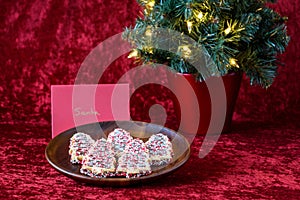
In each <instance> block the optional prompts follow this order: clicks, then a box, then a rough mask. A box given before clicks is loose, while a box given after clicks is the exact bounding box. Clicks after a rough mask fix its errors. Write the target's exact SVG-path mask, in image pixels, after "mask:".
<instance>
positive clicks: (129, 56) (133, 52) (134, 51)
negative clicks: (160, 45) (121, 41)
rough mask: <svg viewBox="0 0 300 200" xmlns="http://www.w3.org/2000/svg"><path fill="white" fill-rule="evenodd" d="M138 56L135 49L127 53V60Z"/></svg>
mask: <svg viewBox="0 0 300 200" xmlns="http://www.w3.org/2000/svg"><path fill="white" fill-rule="evenodd" d="M138 55H139V52H138V51H137V50H136V49H134V50H132V51H131V52H130V53H129V55H128V58H133V57H137V56H138Z"/></svg>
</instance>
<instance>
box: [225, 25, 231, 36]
mask: <svg viewBox="0 0 300 200" xmlns="http://www.w3.org/2000/svg"><path fill="white" fill-rule="evenodd" d="M230 32H231V27H230V26H229V27H228V28H226V29H225V30H224V33H225V35H228V34H229V33H230Z"/></svg>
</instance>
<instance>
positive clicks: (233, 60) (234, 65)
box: [229, 58, 240, 68]
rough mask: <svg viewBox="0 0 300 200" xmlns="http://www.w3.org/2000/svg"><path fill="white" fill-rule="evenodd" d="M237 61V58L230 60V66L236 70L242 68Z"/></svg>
mask: <svg viewBox="0 0 300 200" xmlns="http://www.w3.org/2000/svg"><path fill="white" fill-rule="evenodd" d="M236 61H237V59H235V58H229V64H230V65H231V66H233V67H236V68H240V66H239V65H238V64H237V62H236Z"/></svg>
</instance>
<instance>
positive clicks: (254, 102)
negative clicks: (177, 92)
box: [0, 0, 300, 199]
mask: <svg viewBox="0 0 300 200" xmlns="http://www.w3.org/2000/svg"><path fill="white" fill-rule="evenodd" d="M271 6H272V7H273V8H275V9H276V10H277V11H278V12H280V13H281V14H283V15H285V16H287V17H288V18H289V21H288V24H287V25H288V33H289V35H290V36H291V41H290V44H289V46H288V48H287V51H286V53H285V54H283V55H281V56H280V59H281V60H282V61H283V62H284V63H285V67H282V68H280V69H279V75H278V77H277V78H276V80H275V82H274V84H273V85H272V86H271V87H270V88H269V89H267V90H265V89H262V88H260V87H257V86H250V85H249V83H248V82H249V81H248V79H247V78H245V77H244V79H243V82H242V86H241V91H240V94H239V97H238V101H237V106H236V112H235V114H234V123H233V131H232V133H230V134H223V135H222V136H221V137H220V139H219V141H218V143H217V145H216V146H215V148H214V149H213V151H212V152H211V153H210V154H209V155H208V156H207V157H205V158H204V159H200V158H198V151H199V146H200V145H201V141H202V139H203V136H198V137H197V138H196V139H195V141H194V143H193V145H192V155H191V158H190V160H189V161H188V162H187V164H186V165H185V166H183V167H182V168H181V169H180V170H178V171H177V172H175V173H174V174H172V175H170V176H169V177H168V178H166V179H164V180H159V181H156V182H153V183H149V184H145V185H141V186H133V187H130V188H100V187H95V186H87V185H84V184H80V183H77V182H74V181H73V180H71V179H69V178H67V177H64V176H63V175H61V174H59V173H58V172H56V171H55V170H54V169H53V168H52V167H51V166H50V165H49V164H48V163H47V161H46V160H45V157H44V150H45V147H46V145H47V143H48V142H49V141H50V139H51V127H50V86H51V85H53V84H73V83H74V79H75V77H76V74H77V71H78V69H79V67H80V64H81V63H82V61H83V60H84V59H85V57H86V56H87V55H88V53H89V52H90V51H91V50H92V49H93V48H94V47H95V46H97V44H99V43H100V42H101V41H104V40H105V39H107V38H108V37H110V36H113V35H115V34H117V33H120V32H121V31H122V30H123V28H124V27H125V26H129V25H132V24H134V21H135V18H136V16H137V15H138V12H139V7H138V5H137V3H136V2H135V0H123V1H109V0H92V1H82V0H74V1H68V0H61V1H58V0H45V1H41V0H26V1H0V25H1V26H0V64H1V65H0V66H1V74H0V130H1V138H0V142H1V145H0V157H1V158H2V162H1V165H0V166H1V171H0V185H1V186H0V198H5V199H50V198H51V199H56V198H57V199H65V198H74V199H81V198H82V196H83V197H85V198H87V199H93V198H96V197H97V198H103V199H104V198H113V199H119V198H122V199H127V198H128V199H131V198H133V199H146V198H147V199H148V198H150V197H151V198H160V199H166V198H180V199H191V198H192V199H195V198H201V199H238V198H241V199H255V198H256V199H287V198H289V199H297V197H298V196H300V166H299V163H300V156H299V154H300V144H299V139H300V134H299V133H300V126H299V119H300V109H299V108H300V84H299V79H300V54H299V51H300V42H299V41H300V39H299V37H297V35H298V33H297V31H299V30H300V29H299V28H300V14H299V10H300V2H299V0H295V1H290V0H279V1H278V3H277V4H275V5H271ZM132 67H134V65H133V64H132V61H129V60H128V59H127V58H126V55H124V56H122V57H121V58H119V59H118V60H116V61H115V62H114V63H113V64H112V65H111V66H110V68H109V70H108V71H107V72H106V76H105V77H104V78H102V79H101V81H100V82H101V83H115V82H117V81H118V79H119V78H120V77H121V76H122V75H123V74H124V73H125V72H126V71H128V70H129V69H130V68H132ZM154 91H158V90H157V88H156V90H155V89H153V88H152V89H151V88H150V89H149V88H148V89H147V90H145V89H144V90H143V89H140V90H138V91H136V93H135V95H134V97H133V98H132V101H131V115H132V117H133V119H143V120H147V114H148V111H147V109H145V108H144V105H145V107H149V105H151V104H153V103H160V104H161V105H163V106H164V107H165V108H166V109H167V110H168V114H169V118H168V120H169V121H168V122H169V123H173V122H174V120H175V119H174V116H173V114H174V113H172V103H171V101H170V99H169V96H170V94H169V93H168V92H167V91H164V93H161V92H160V93H159V94H155V92H154ZM79 197H80V198H79Z"/></svg>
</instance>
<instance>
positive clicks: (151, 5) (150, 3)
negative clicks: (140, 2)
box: [146, 1, 155, 10]
mask: <svg viewBox="0 0 300 200" xmlns="http://www.w3.org/2000/svg"><path fill="white" fill-rule="evenodd" d="M154 6H155V1H149V2H148V3H147V4H146V7H147V8H148V9H149V10H153V7H154Z"/></svg>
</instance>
